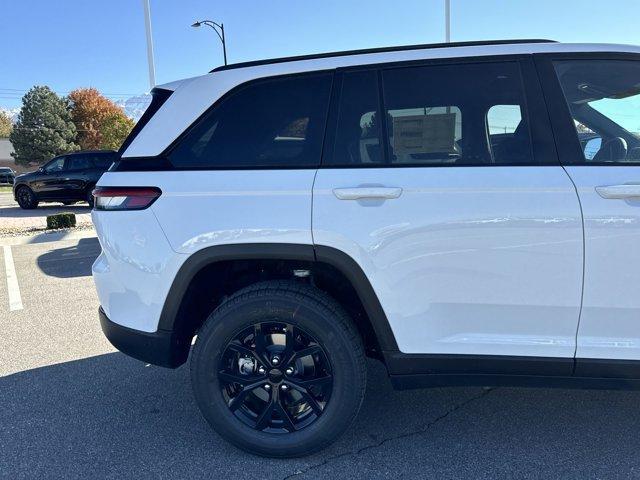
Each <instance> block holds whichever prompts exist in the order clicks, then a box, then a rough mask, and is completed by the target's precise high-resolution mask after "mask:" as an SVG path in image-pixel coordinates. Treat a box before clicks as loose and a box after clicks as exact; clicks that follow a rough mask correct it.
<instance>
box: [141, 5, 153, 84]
mask: <svg viewBox="0 0 640 480" xmlns="http://www.w3.org/2000/svg"><path fill="white" fill-rule="evenodd" d="M142 6H143V7H144V26H145V30H146V32H147V62H148V63H149V86H150V89H153V87H155V86H156V67H155V64H154V62H153V37H152V36H151V8H150V7H149V0H142Z"/></svg>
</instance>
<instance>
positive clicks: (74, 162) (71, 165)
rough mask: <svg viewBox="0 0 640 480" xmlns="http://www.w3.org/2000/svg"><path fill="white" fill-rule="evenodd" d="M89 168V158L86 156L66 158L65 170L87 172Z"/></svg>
mask: <svg viewBox="0 0 640 480" xmlns="http://www.w3.org/2000/svg"><path fill="white" fill-rule="evenodd" d="M89 168H91V158H90V157H88V156H83V155H82V156H81V155H74V156H71V157H68V158H67V166H66V168H65V170H88V169H89Z"/></svg>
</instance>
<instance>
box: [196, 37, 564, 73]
mask: <svg viewBox="0 0 640 480" xmlns="http://www.w3.org/2000/svg"><path fill="white" fill-rule="evenodd" d="M522 43H557V42H556V41H555V40H547V39H518V40H484V41H477V42H449V43H425V44H420V45H401V46H397V47H380V48H367V49H362V50H345V51H340V52H328V53H315V54H312V55H299V56H295V57H280V58H269V59H264V60H254V61H250V62H240V63H232V64H229V65H222V66H220V67H217V68H214V69H213V70H211V71H210V72H209V73H214V72H220V71H223V70H231V69H234V68H246V67H255V66H258V65H270V64H273V63H284V62H296V61H300V60H315V59H318V58H329V57H344V56H348V55H364V54H368V53H388V52H402V51H405V50H428V49H433V48H459V47H477V46H491V45H518V44H522Z"/></svg>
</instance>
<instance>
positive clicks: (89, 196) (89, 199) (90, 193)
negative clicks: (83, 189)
mask: <svg viewBox="0 0 640 480" xmlns="http://www.w3.org/2000/svg"><path fill="white" fill-rule="evenodd" d="M85 197H86V201H87V203H88V204H89V208H93V204H94V198H93V187H91V188H89V189H88V190H87V194H86V196H85Z"/></svg>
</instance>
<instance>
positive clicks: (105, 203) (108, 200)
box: [93, 187, 162, 210]
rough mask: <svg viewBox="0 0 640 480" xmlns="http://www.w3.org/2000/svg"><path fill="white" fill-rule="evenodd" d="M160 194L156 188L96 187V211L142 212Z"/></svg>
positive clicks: (94, 194) (94, 193)
mask: <svg viewBox="0 0 640 480" xmlns="http://www.w3.org/2000/svg"><path fill="white" fill-rule="evenodd" d="M161 194H162V191H161V190H160V189H159V188H157V187H96V189H95V190H94V191H93V196H94V198H95V204H94V205H95V209H96V210H144V209H145V208H147V207H149V206H150V205H151V204H152V203H153V202H155V201H156V199H157V198H158V197H159V196H160V195H161Z"/></svg>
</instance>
